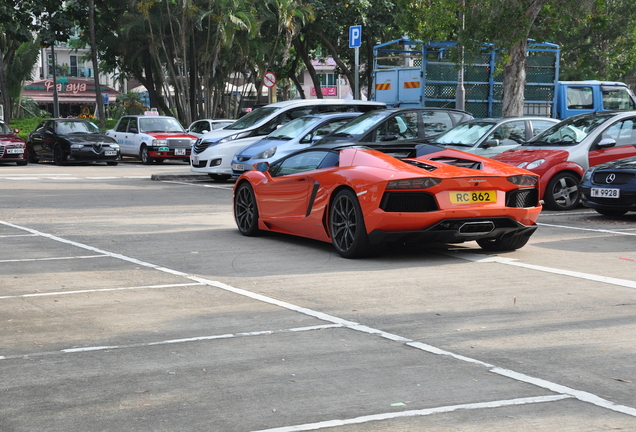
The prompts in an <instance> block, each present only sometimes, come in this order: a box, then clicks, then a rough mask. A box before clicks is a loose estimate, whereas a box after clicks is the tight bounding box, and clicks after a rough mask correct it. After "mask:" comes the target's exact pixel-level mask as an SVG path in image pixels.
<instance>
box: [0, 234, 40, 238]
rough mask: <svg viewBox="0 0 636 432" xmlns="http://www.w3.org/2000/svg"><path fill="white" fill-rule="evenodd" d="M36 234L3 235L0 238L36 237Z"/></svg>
mask: <svg viewBox="0 0 636 432" xmlns="http://www.w3.org/2000/svg"><path fill="white" fill-rule="evenodd" d="M37 236H38V235H37V234H5V235H0V238H8V237H37Z"/></svg>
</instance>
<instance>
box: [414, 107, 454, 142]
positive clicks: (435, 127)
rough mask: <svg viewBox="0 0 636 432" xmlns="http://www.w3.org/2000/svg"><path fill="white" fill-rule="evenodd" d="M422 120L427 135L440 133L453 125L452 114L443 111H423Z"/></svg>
mask: <svg viewBox="0 0 636 432" xmlns="http://www.w3.org/2000/svg"><path fill="white" fill-rule="evenodd" d="M422 121H423V122H424V133H425V135H426V136H429V135H439V134H441V133H442V132H445V131H447V130H448V129H450V128H452V127H453V121H452V120H451V118H450V116H449V115H448V113H445V112H443V111H423V112H422Z"/></svg>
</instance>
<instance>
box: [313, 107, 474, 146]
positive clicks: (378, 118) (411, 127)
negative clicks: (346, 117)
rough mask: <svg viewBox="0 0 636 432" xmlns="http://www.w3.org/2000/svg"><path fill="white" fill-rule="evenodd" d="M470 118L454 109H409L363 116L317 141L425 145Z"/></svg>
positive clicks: (464, 112) (465, 113) (389, 110)
mask: <svg viewBox="0 0 636 432" xmlns="http://www.w3.org/2000/svg"><path fill="white" fill-rule="evenodd" d="M472 118H473V116H472V115H471V114H470V113H468V112H466V111H461V110H456V109H450V108H449V109H446V108H430V107H426V108H424V107H409V108H393V109H382V110H375V111H370V112H367V113H365V114H363V115H361V116H360V117H357V118H356V119H354V120H352V121H350V122H349V123H347V124H346V125H344V126H343V127H341V128H340V129H338V130H337V131H335V132H334V133H332V134H330V135H327V136H326V137H324V138H323V139H322V140H320V141H319V143H320V144H324V143H327V142H337V141H343V142H362V143H387V144H389V143H399V142H400V141H405V140H409V141H416V142H420V143H425V142H428V141H430V140H431V139H433V138H435V137H436V136H438V135H440V134H441V133H443V132H446V131H447V130H449V129H451V128H452V127H454V126H455V125H458V124H459V123H463V122H465V121H468V120H472Z"/></svg>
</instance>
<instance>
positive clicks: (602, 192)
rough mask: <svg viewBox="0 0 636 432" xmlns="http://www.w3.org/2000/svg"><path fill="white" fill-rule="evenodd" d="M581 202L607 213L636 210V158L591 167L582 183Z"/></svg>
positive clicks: (620, 214)
mask: <svg viewBox="0 0 636 432" xmlns="http://www.w3.org/2000/svg"><path fill="white" fill-rule="evenodd" d="M580 189H581V202H582V203H583V205H584V206H586V207H590V208H593V209H594V210H596V211H597V212H598V213H600V214H602V215H606V216H622V215H624V214H625V213H627V212H636V157H631V158H625V159H618V160H615V161H612V162H607V163H604V164H600V165H596V166H595V167H592V168H589V169H588V170H587V171H586V172H585V174H584V175H583V179H582V180H581V184H580Z"/></svg>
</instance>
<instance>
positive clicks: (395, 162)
mask: <svg viewBox="0 0 636 432" xmlns="http://www.w3.org/2000/svg"><path fill="white" fill-rule="evenodd" d="M538 180H539V176H537V175H535V174H533V173H531V172H529V171H526V170H523V169H520V168H516V167H513V166H510V165H507V164H504V163H501V162H497V161H494V160H492V159H487V158H484V157H480V156H477V155H474V154H469V153H464V152H461V151H458V150H450V149H444V148H441V147H437V146H433V145H426V144H424V145H417V146H416V145H415V144H414V145H413V147H411V148H410V149H409V150H407V151H406V152H405V153H404V154H402V153H400V152H399V151H397V149H396V148H390V150H388V151H387V148H384V149H373V148H370V147H366V146H360V145H359V144H342V143H331V144H323V145H316V146H311V147H308V148H306V149H304V150H301V151H298V152H296V153H292V154H290V155H288V156H286V157H284V158H283V159H280V160H278V161H276V162H274V163H273V164H271V165H269V164H268V163H267V162H261V163H258V164H256V166H255V169H254V170H250V171H247V172H245V173H244V174H243V175H241V177H240V178H239V179H238V180H237V181H236V185H235V186H234V217H235V220H236V224H237V226H238V229H239V231H240V232H241V233H242V234H243V235H246V236H254V235H257V234H258V233H259V232H261V231H275V232H279V233H286V234H292V235H296V236H302V237H307V238H311V239H316V240H321V241H325V242H331V243H333V245H334V247H335V248H336V250H337V251H338V253H339V254H340V255H341V256H343V257H345V258H355V257H360V256H364V255H366V254H367V253H368V252H369V251H370V250H373V249H375V246H376V245H381V244H383V243H386V242H436V243H462V242H466V241H477V244H479V246H480V247H481V248H483V249H485V250H491V251H505V250H514V249H518V248H520V247H522V246H524V245H525V244H526V243H527V242H528V239H529V238H530V236H531V235H532V233H533V232H534V231H535V229H536V224H535V221H536V219H537V218H538V216H539V213H540V212H541V204H540V203H539V194H538Z"/></svg>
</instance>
